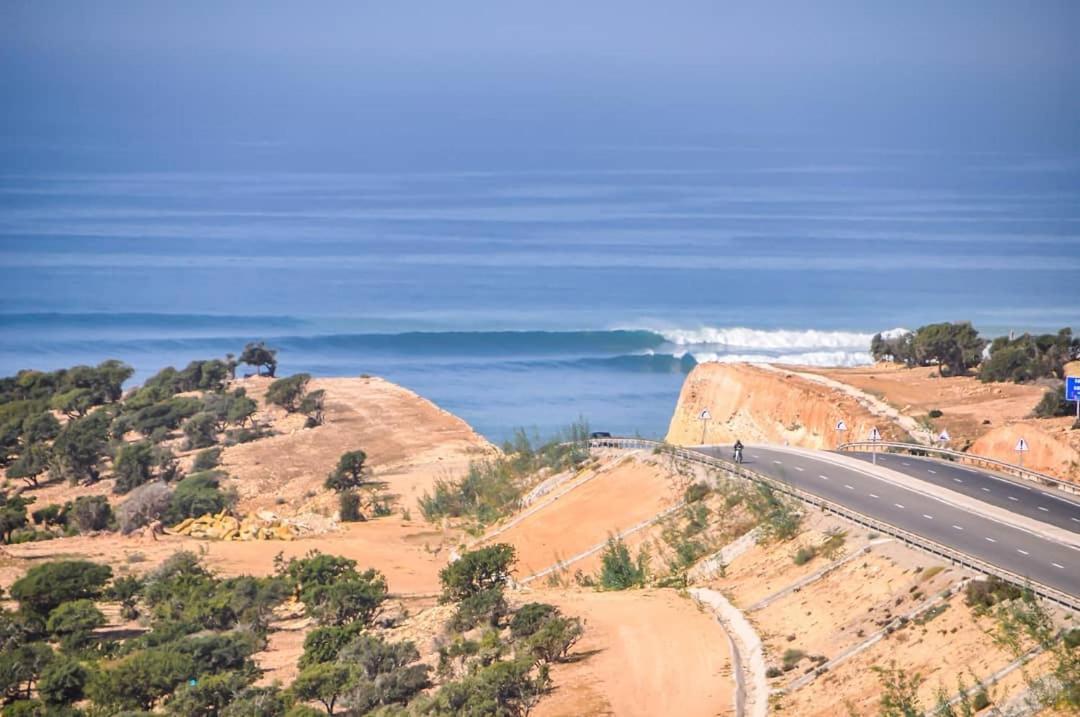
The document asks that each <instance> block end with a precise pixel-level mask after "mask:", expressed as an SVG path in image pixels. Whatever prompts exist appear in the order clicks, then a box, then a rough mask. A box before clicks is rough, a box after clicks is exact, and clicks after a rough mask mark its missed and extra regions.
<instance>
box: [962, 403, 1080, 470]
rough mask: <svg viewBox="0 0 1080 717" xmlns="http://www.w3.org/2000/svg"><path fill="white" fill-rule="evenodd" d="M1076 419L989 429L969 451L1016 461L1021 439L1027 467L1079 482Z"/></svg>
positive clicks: (1031, 420)
mask: <svg viewBox="0 0 1080 717" xmlns="http://www.w3.org/2000/svg"><path fill="white" fill-rule="evenodd" d="M1073 420H1075V419H1072V418H1057V419H1052V420H1047V419H1030V420H1026V421H1017V422H1016V423H1012V424H1009V425H1008V426H1001V427H1000V428H995V429H993V430H991V431H988V432H987V433H985V434H984V435H983V436H981V437H980V438H979V439H978V440H976V441H975V442H974V443H973V444H972V445H971V448H969V449H968V451H969V452H970V453H977V454H978V455H980V456H989V457H991V458H997V459H998V460H999V461H1008V462H1009V463H1016V462H1017V454H1016V443H1017V441H1019V440H1020V439H1021V438H1023V439H1024V441H1026V442H1027V444H1028V450H1027V452H1026V453H1025V454H1024V459H1023V462H1024V467H1026V468H1030V469H1031V470H1036V471H1040V472H1042V473H1047V474H1049V475H1052V476H1054V477H1056V478H1063V479H1065V480H1073V481H1080V435H1078V434H1080V431H1070V430H1069V428H1070V426H1071V425H1072V422H1073Z"/></svg>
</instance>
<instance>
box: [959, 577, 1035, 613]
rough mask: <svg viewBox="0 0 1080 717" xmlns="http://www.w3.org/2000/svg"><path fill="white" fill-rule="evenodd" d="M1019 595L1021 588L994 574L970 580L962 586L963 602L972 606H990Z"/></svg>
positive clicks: (1021, 593) (982, 607)
mask: <svg viewBox="0 0 1080 717" xmlns="http://www.w3.org/2000/svg"><path fill="white" fill-rule="evenodd" d="M1021 595H1023V590H1021V589H1020V588H1018V587H1017V586H1015V585H1013V584H1012V583H1007V582H1005V581H1004V580H1002V579H1001V578H998V577H995V576H990V577H988V578H986V579H984V580H972V581H971V582H969V583H968V584H967V585H966V586H965V587H964V603H965V604H966V605H967V606H968V607H973V608H981V609H987V608H991V607H993V606H994V605H996V604H998V603H999V602H1003V601H1006V600H1015V599H1017V598H1018V597H1020V596H1021Z"/></svg>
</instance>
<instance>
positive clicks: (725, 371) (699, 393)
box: [667, 363, 909, 449]
mask: <svg viewBox="0 0 1080 717" xmlns="http://www.w3.org/2000/svg"><path fill="white" fill-rule="evenodd" d="M704 409H708V410H709V413H710V414H711V416H712V418H711V420H710V421H708V422H707V424H705V425H704V426H703V425H702V421H701V420H700V419H699V416H700V415H701V412H702V411H703V410H704ZM840 420H843V421H844V422H845V423H846V424H847V428H848V430H847V431H845V432H844V433H842V434H841V433H839V432H838V431H837V430H836V424H837V422H838V421H840ZM873 427H877V428H878V430H879V431H880V432H881V435H882V438H883V439H884V440H893V441H897V440H908V439H909V436H908V434H907V433H906V432H905V431H904V430H903V429H902V428H900V427H899V426H897V425H895V424H894V423H892V422H891V421H889V420H888V419H887V418H883V417H881V416H876V415H874V414H872V413H871V412H870V411H869V410H868V409H867V408H866V407H865V406H863V405H861V404H860V402H859V401H858V400H856V398H855V397H853V396H851V395H849V394H847V393H845V392H843V391H839V390H837V389H835V388H832V387H830V386H827V385H822V384H820V383H815V382H812V381H808V380H806V379H804V378H802V377H800V376H798V375H796V374H794V373H791V372H789V371H784V370H782V369H781V370H775V369H773V370H768V369H765V368H762V367H759V366H753V365H750V364H721V363H703V364H699V365H698V366H696V367H695V368H694V370H693V371H691V372H690V375H689V376H687V377H686V381H685V382H684V383H683V387H682V391H681V392H680V394H679V402H678V405H677V406H676V408H675V414H674V415H673V416H672V419H671V425H670V426H669V428H668V434H667V440H668V441H669V442H671V443H675V444H679V445H696V444H700V443H701V442H702V429H703V428H704V429H705V442H706V443H729V442H732V441H734V440H735V439H736V438H738V439H740V440H742V441H743V442H744V443H778V444H784V443H786V444H788V445H792V446H802V447H805V448H819V449H820V448H835V447H836V446H837V445H838V444H840V443H842V442H845V441H853V440H862V439H865V438H866V437H867V436H868V435H869V433H870V429H871V428H873Z"/></svg>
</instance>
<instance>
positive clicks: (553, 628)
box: [525, 616, 585, 662]
mask: <svg viewBox="0 0 1080 717" xmlns="http://www.w3.org/2000/svg"><path fill="white" fill-rule="evenodd" d="M584 633H585V628H584V627H583V626H582V624H581V620H580V618H576V617H560V616H556V617H551V618H549V619H547V620H545V621H544V622H543V623H542V624H541V625H540V627H539V629H537V630H536V631H535V632H534V633H533V634H532V635H530V636H529V637H528V638H527V639H526V641H525V650H526V651H527V652H528V653H529V654H531V655H532V656H533V659H535V660H536V661H537V662H557V661H560V660H564V659H565V658H566V655H567V654H568V653H569V652H570V648H572V647H573V646H574V645H575V644H577V642H578V640H580V639H581V636H582V635H583V634H584Z"/></svg>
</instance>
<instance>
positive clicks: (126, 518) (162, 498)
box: [116, 481, 172, 535]
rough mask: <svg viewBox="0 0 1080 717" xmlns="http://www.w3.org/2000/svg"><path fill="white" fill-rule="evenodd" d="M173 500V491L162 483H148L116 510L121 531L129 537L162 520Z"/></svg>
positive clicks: (137, 489) (132, 492)
mask: <svg viewBox="0 0 1080 717" xmlns="http://www.w3.org/2000/svg"><path fill="white" fill-rule="evenodd" d="M171 498H172V491H171V490H169V486H167V485H165V483H164V482H162V481H154V482H153V483H147V484H145V485H141V486H139V487H138V488H136V489H135V490H133V491H131V494H130V495H128V497H127V499H126V500H125V501H124V502H123V503H121V504H120V507H119V508H117V510H116V519H117V523H118V524H119V527H120V531H121V532H122V533H124V535H129V534H131V533H133V532H134V531H136V530H138V529H139V528H142V527H144V526H146V525H149V524H150V523H152V522H153V521H155V520H158V519H160V518H161V516H163V515H164V514H165V511H166V510H168V508H169V501H170V499H171Z"/></svg>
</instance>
